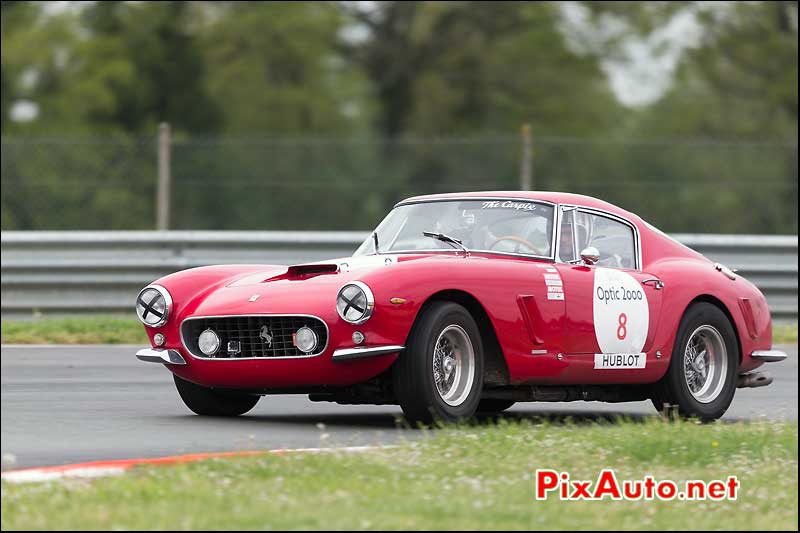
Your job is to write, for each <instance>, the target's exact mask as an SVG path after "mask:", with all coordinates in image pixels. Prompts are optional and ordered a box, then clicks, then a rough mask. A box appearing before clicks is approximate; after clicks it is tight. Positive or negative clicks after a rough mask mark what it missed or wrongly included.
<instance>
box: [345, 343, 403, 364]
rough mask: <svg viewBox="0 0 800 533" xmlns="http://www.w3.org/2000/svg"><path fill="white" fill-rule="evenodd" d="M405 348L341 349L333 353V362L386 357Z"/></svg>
mask: <svg viewBox="0 0 800 533" xmlns="http://www.w3.org/2000/svg"><path fill="white" fill-rule="evenodd" d="M405 349H406V347H405V346H372V347H365V348H343V349H339V350H335V351H334V352H333V359H332V360H333V361H334V362H338V361H351V360H353V359H362V358H364V357H373V356H376V355H386V354H390V353H397V352H402V351H403V350H405Z"/></svg>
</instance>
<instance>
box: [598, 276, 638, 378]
mask: <svg viewBox="0 0 800 533" xmlns="http://www.w3.org/2000/svg"><path fill="white" fill-rule="evenodd" d="M592 300H593V315H594V333H595V337H596V338H597V344H598V345H599V346H600V351H601V352H603V353H604V354H614V355H617V354H629V355H631V354H638V353H640V352H641V351H642V348H644V343H645V341H646V340H647V332H648V330H649V328H650V307H649V305H648V303H647V295H646V294H645V291H644V290H643V289H642V287H641V285H640V284H639V282H638V281H636V278H634V277H633V276H631V275H630V274H628V273H626V272H623V271H621V270H614V269H610V268H597V269H595V272H594V294H593V296H592ZM595 362H596V359H595ZM595 368H603V367H597V366H595ZM629 368H644V366H642V367H629Z"/></svg>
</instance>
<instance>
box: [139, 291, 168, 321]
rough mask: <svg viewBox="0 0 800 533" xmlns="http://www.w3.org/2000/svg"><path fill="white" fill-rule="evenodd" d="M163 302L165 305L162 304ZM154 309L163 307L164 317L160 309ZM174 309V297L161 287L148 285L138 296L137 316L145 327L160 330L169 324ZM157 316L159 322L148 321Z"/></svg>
mask: <svg viewBox="0 0 800 533" xmlns="http://www.w3.org/2000/svg"><path fill="white" fill-rule="evenodd" d="M162 302H163V303H162ZM154 307H163V312H162V315H161V316H159V315H158V313H159V312H161V311H160V310H159V309H157V308H154ZM171 309H172V296H170V294H169V291H168V290H167V289H165V288H164V287H162V286H161V285H155V284H153V285H148V286H147V287H145V288H144V289H142V290H141V291H139V294H138V296H136V316H137V317H138V318H139V321H140V322H141V323H142V324H144V325H145V326H148V327H151V328H159V327H161V326H163V325H164V324H166V323H167V319H169V312H170V310H171ZM150 316H155V317H156V318H157V319H158V320H156V321H155V322H152V321H148V320H147V319H148V317H150Z"/></svg>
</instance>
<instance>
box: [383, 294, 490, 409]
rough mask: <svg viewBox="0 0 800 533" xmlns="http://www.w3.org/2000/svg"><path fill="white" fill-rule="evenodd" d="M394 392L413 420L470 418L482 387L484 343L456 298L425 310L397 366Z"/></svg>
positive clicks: (472, 320) (476, 327) (473, 321)
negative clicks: (453, 300) (455, 301)
mask: <svg viewBox="0 0 800 533" xmlns="http://www.w3.org/2000/svg"><path fill="white" fill-rule="evenodd" d="M393 375H394V389H395V395H396V396H397V399H398V401H399V403H400V407H401V408H402V409H403V413H404V414H405V416H406V419H407V420H408V421H409V423H411V424H417V423H424V424H430V423H431V422H433V421H441V422H456V421H459V420H463V419H466V418H469V417H471V416H472V415H473V414H475V410H476V409H477V407H478V402H480V396H481V391H482V389H483V345H482V344H481V335H480V330H479V329H478V325H477V324H476V323H475V320H474V319H473V318H472V315H470V314H469V312H468V311H467V310H466V309H465V308H464V307H462V306H461V305H459V304H457V303H454V302H434V303H433V304H431V305H429V306H427V307H426V308H425V309H423V310H422V312H421V314H420V316H419V317H418V318H417V322H416V323H415V325H414V328H413V329H412V332H411V335H410V336H409V342H408V346H407V347H406V350H405V352H404V353H403V354H402V355H401V356H400V358H399V359H398V360H397V362H396V364H395V368H394V373H393Z"/></svg>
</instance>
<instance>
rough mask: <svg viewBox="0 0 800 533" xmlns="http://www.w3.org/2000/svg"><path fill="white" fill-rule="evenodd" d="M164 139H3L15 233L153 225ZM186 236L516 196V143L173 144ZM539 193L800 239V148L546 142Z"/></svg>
mask: <svg viewBox="0 0 800 533" xmlns="http://www.w3.org/2000/svg"><path fill="white" fill-rule="evenodd" d="M156 145H157V139H156V138H144V139H114V138H108V139H75V138H6V137H4V138H3V140H2V228H3V229H4V230H7V229H152V228H153V227H154V225H155V218H156V188H157V186H156V184H157V179H158V178H157V176H158V171H157V168H158V164H157V146H156ZM170 152H171V163H170V170H171V175H172V182H171V191H172V192H171V202H170V220H171V228H173V229H270V230H274V229H352V230H357V229H368V228H371V227H373V226H374V225H375V224H376V223H377V222H378V220H379V219H380V218H381V217H382V216H383V214H384V213H385V212H386V211H387V210H388V209H389V208H390V207H391V206H392V205H393V204H394V203H395V202H397V201H398V200H400V199H402V198H404V197H407V196H410V195H416V194H425V193H432V192H443V191H468V190H515V189H518V188H519V183H520V177H519V173H520V157H521V154H522V153H523V150H522V147H521V141H520V139H519V138H518V137H516V136H480V137H468V138H436V139H433V138H404V139H397V140H391V141H384V140H372V139H361V138H356V139H347V138H344V139H342V138H280V139H276V138H208V139H197V138H192V139H177V140H175V141H173V142H172V143H171V146H170ZM532 167H533V187H534V188H535V189H540V190H563V191H570V192H577V193H584V194H589V195H593V196H598V197H601V198H603V199H606V200H608V201H611V202H613V203H616V204H618V205H621V206H622V207H625V208H627V209H630V210H632V211H634V212H636V213H639V214H640V215H642V216H643V217H644V218H646V219H648V220H650V221H651V222H653V223H654V224H655V225H657V226H660V227H662V228H663V229H664V230H666V231H672V232H706V233H734V232H735V233H793V234H796V233H797V176H798V171H797V142H796V141H790V142H721V141H697V140H664V141H645V140H607V139H586V138H552V137H550V138H537V137H534V138H533V164H532Z"/></svg>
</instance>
